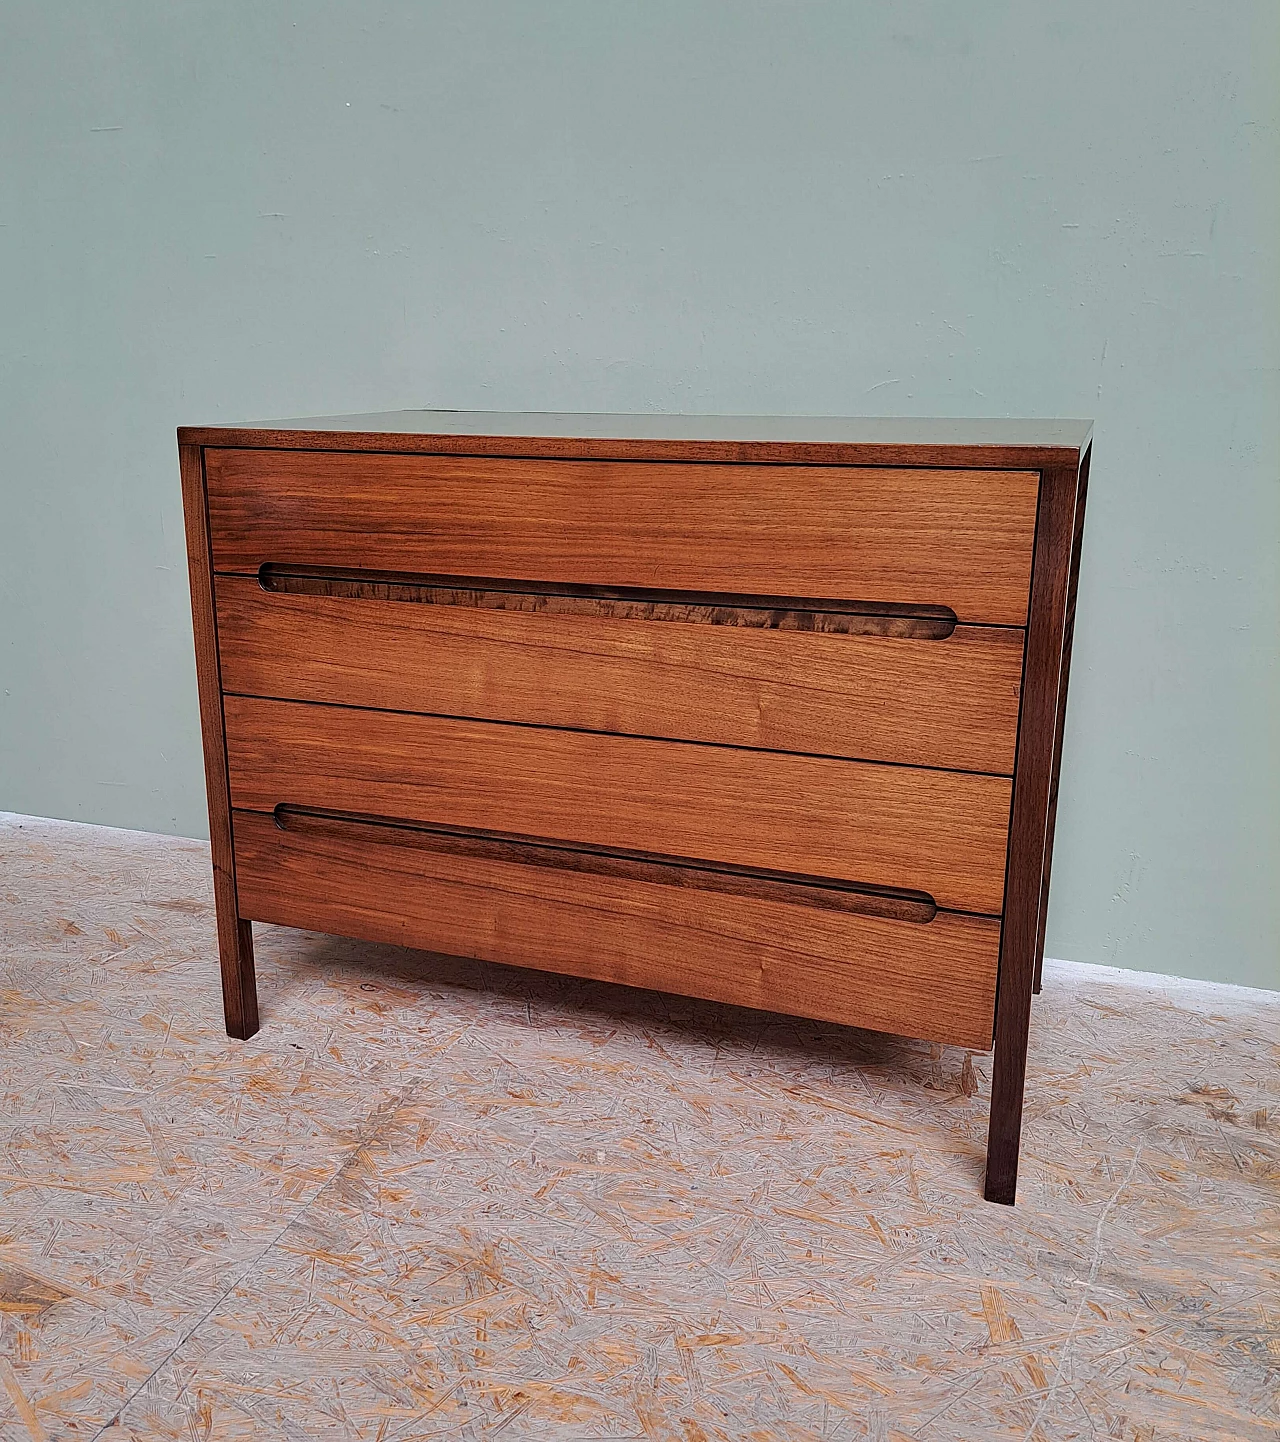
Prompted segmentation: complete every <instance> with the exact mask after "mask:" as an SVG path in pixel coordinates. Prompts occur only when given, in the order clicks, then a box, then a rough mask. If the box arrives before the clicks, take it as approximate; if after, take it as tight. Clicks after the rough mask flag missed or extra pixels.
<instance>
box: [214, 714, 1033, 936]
mask: <svg viewBox="0 0 1280 1442" xmlns="http://www.w3.org/2000/svg"><path fill="white" fill-rule="evenodd" d="M225 709H226V721H227V752H228V760H229V764H230V774H231V796H232V802H233V804H234V805H235V806H236V807H237V808H240V809H247V810H253V811H271V810H273V809H274V808H275V807H276V806H277V805H279V804H281V803H285V804H294V805H298V806H306V807H320V808H324V809H329V810H337V811H346V812H356V813H360V814H365V815H377V816H386V817H399V818H404V819H405V820H410V821H425V822H428V823H433V824H439V825H445V826H462V827H473V828H478V829H481V830H492V831H502V832H516V833H519V834H521V835H525V836H539V837H543V838H546V839H548V840H567V841H577V842H583V843H586V844H589V845H592V844H593V845H599V846H605V847H615V846H616V847H622V848H635V849H638V850H644V851H656V852H661V853H663V854H664V855H672V856H684V857H689V858H690V859H693V860H698V859H706V860H711V861H724V862H729V863H732V864H736V865H742V866H762V867H767V868H771V869H777V870H781V871H796V872H804V873H806V874H809V875H814V876H827V877H832V878H836V879H840V880H846V881H854V882H863V883H868V884H871V885H876V886H891V887H902V888H906V889H910V890H914V891H925V892H928V893H929V894H930V895H931V896H932V897H933V898H934V900H935V901H936V902H937V904H938V905H939V906H940V907H945V908H947V909H953V910H960V911H974V912H982V913H986V914H995V913H998V912H999V910H1000V906H1001V899H1002V894H1003V877H1004V863H1005V841H1006V836H1007V827H1008V816H1009V796H1010V782H1009V781H1008V780H1007V779H1005V778H1003V777H992V776H979V775H973V774H969V773H965V772H950V771H927V770H917V769H914V768H910V767H903V766H876V765H867V764H864V763H861V762H856V761H836V760H831V759H827V758H823V757H807V756H793V755H782V754H779V753H776V752H760V751H747V750H738V749H734V748H730V747H721V746H701V745H694V744H690V743H687V742H679V741H652V740H645V739H641V738H637V737H629V736H601V735H597V734H594V733H591V732H580V731H561V730H544V729H541V728H538V727H531V726H511V725H496V724H493V723H487V722H477V721H460V720H453V719H449V718H443V717H431V716H414V715H408V714H404V713H400V712H391V711H362V710H355V709H353V708H350V707H341V706H319V705H311V704H304V703H293V702H284V701H265V700H260V699H255V698H248V697H240V696H227V697H226V698H225ZM1037 874H1038V873H1037Z"/></svg>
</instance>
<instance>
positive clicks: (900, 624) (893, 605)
mask: <svg viewBox="0 0 1280 1442" xmlns="http://www.w3.org/2000/svg"><path fill="white" fill-rule="evenodd" d="M258 584H259V585H260V586H261V587H262V589H263V590H264V591H272V592H277V593H282V594H288V595H304V596H330V597H346V598H349V599H353V600H366V601H409V602H416V603H418V604H419V605H430V606H469V607H476V608H479V609H482V610H490V611H537V612H541V613H543V614H546V615H556V616H596V617H606V618H610V619H614V620H629V621H681V622H684V623H685V624H700V625H709V626H747V627H751V628H753V629H756V630H772V631H821V632H825V633H827V634H831V635H840V636H898V637H908V638H911V639H914V640H921V641H942V640H945V639H946V638H947V637H948V636H950V635H951V633H952V631H954V630H955V627H956V613H955V612H954V611H952V610H950V609H949V608H948V607H946V606H912V605H904V604H901V603H897V602H889V601H833V600H827V599H824V598H815V597H806V596H747V595H737V594H734V593H732V592H721V591H665V590H657V589H653V588H650V587H644V586H585V585H568V584H565V585H556V584H552V583H549V582H544V581H512V580H495V579H493V578H492V577H487V576H436V575H424V574H418V573H408V572H399V571H364V570H344V571H334V570H329V569H326V568H324V567H319V566H292V565H287V564H281V563H278V562H273V561H268V562H266V563H265V564H264V565H262V566H260V567H259V569H258Z"/></svg>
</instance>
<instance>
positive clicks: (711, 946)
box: [178, 411, 1090, 1202]
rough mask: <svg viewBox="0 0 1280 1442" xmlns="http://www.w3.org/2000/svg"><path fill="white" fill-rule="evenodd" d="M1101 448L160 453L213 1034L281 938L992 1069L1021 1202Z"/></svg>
mask: <svg viewBox="0 0 1280 1442" xmlns="http://www.w3.org/2000/svg"><path fill="white" fill-rule="evenodd" d="M1089 439H1090V428H1089V427H1088V425H1086V424H1084V423H1083V422H980V421H974V422H960V421H945V422H944V421H937V422H927V421H853V420H849V421H842V420H818V419H807V420H806V419H795V420H783V419H778V420H768V419H750V420H748V419H741V420H737V419H724V418H721V419H716V418H705V419H700V418H695V417H687V416H683V417H653V416H648V417H646V416H550V415H523V416H522V415H497V414H487V413H470V414H468V413H455V412H430V411H417V412H400V413H395V414H391V415H382V416H357V417H348V418H342V419H339V420H334V421H299V422H283V423H274V424H268V425H262V426H253V427H201V428H185V429H183V430H180V431H179V432H178V443H179V452H180V459H181V469H182V481H183V496H184V505H185V513H186V527H187V543H188V553H189V559H190V566H191V590H192V603H193V614H194V621H195V640H196V660H197V670H198V676H199V686H200V704H201V719H202V725H203V733H204V750H205V769H206V780H207V785H208V794H209V816H210V834H211V841H212V855H213V867H214V882H215V896H216V904H217V920H218V942H219V952H220V957H221V967H222V983H223V1000H224V1005H225V1012H226V1023H227V1030H228V1032H229V1033H230V1034H231V1035H233V1036H237V1037H248V1036H251V1035H252V1034H253V1033H254V1032H255V1031H256V1030H257V1026H258V1013H257V996H256V990H255V983H254V971H253V945H252V934H251V930H250V922H252V921H263V922H274V923H278V924H283V925H289V926H300V927H306V928H310V929H314V930H317V931H325V932H333V933H336V934H339V935H346V936H354V937H360V938H364V939H368V940H375V941H386V942H396V943H402V944H404V945H408V946H414V947H421V948H424V949H427V950H432V951H436V952H446V953H452V954H457V955H465V956H473V957H479V958H483V959H485V960H490V961H497V962H503V963H507V964H511V965H517V966H528V967H535V968H540V969H544V970H549V971H557V972H564V973H570V974H574V975H579V976H588V977H596V978H601V979H604V980H609V981H614V982H622V983H625V984H628V985H632V986H646V987H657V988H661V989H664V990H668V991H672V992H678V993H682V994H686V995H690V996H698V997H706V998H710V999H713V1000H719V1001H724V1002H731V1003H736V1004H738V1005H743V1006H750V1007H760V1008H767V1009H772V1010H777V1011H782V1012H788V1013H792V1014H795V1015H801V1016H810V1017H819V1018H825V1019H828V1020H832V1021H837V1022H843V1023H847V1024H850V1025H854V1026H861V1027H869V1028H873V1029H877V1030H882V1031H891V1032H897V1033H901V1034H905V1035H910V1036H918V1037H924V1038H928V1039H931V1040H936V1041H941V1042H949V1043H953V1044H956V1045H959V1046H963V1047H967V1048H970V1049H973V1050H981V1051H985V1050H989V1049H991V1048H993V1047H994V1051H995V1057H994V1064H993V1072H992V1096H991V1123H990V1134H989V1142H988V1159H987V1178H986V1195H987V1197H988V1198H989V1199H991V1200H993V1201H1000V1202H1012V1201H1013V1198H1014V1190H1015V1184H1016V1179H1017V1159H1018V1138H1019V1131H1020V1126H1021V1114H1022V1095H1023V1086H1024V1076H1025V1067H1026V1049H1027V1030H1028V1020H1029V1014H1030V1006H1031V996H1032V992H1033V989H1035V988H1036V987H1038V969H1039V964H1040V959H1041V955H1042V952H1043V945H1044V920H1045V907H1046V901H1047V896H1048V885H1049V859H1050V854H1051V850H1052V842H1053V823H1054V809H1055V799H1056V786H1057V773H1058V763H1059V758H1060V755H1061V744H1062V726H1063V715H1064V708H1065V702H1066V681H1067V666H1068V661H1069V654H1070V644H1071V624H1072V612H1073V609H1074V594H1075V578H1076V575H1077V570H1078V565H1079V553H1080V541H1081V535H1082V529H1083V518H1084V497H1085V486H1086V482H1087V476H1088V462H1089Z"/></svg>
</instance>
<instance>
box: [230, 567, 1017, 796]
mask: <svg viewBox="0 0 1280 1442" xmlns="http://www.w3.org/2000/svg"><path fill="white" fill-rule="evenodd" d="M535 599H540V598H535ZM217 607H218V636H219V642H220V646H221V658H222V677H223V684H224V686H225V687H226V689H227V690H228V691H231V692H237V693H241V694H245V695H255V696H277V697H289V698H294V699H298V700H306V701H324V702H337V703H341V704H344V705H350V706H370V707H380V708H386V709H392V710H400V711H426V712H438V713H444V714H447V715H453V716H465V717H477V718H485V719H492V720H499V721H523V722H532V723H536V724H539V725H560V726H575V727H581V728H584V729H587V730H597V731H613V732H623V733H627V734H630V735H642V736H658V737H670V738H674V739H683V740H691V741H706V742H715V743H720V744H724V745H732V746H757V747H765V748H770V749H773V750H779V751H801V752H812V753H816V754H824V755H830V756H846V757H861V758H863V759H868V760H880V761H893V762H901V763H904V764H908V765H915V766H941V767H950V768H958V769H964V770H973V771H986V772H992V773H1000V774H1004V775H1010V774H1012V771H1013V758H1014V746H1015V741H1016V738H1017V726H1018V690H1019V685H1020V682H1021V677H1022V632H1021V631H1018V630H1006V629H1001V628H988V627H972V626H961V627H958V628H957V629H956V630H955V631H954V632H953V633H952V634H951V635H950V636H948V637H946V638H945V639H941V640H913V639H905V638H901V637H894V636H861V635H854V636H845V635H827V634H822V633H818V632H805V631H795V630H787V631H769V630H753V629H749V628H746V627H741V626H716V625H707V624H684V623H681V622H669V621H663V622H657V621H644V620H631V619H626V620H618V619H609V618H603V619H602V618H597V617H594V616H590V615H570V616H562V615H555V614H544V613H541V612H538V611H532V612H525V611H505V610H496V609H483V608H478V607H472V606H467V605H424V604H419V603H416V602H396V601H383V600H364V599H350V598H348V597H337V598H335V597H329V596H315V595H288V594H274V593H271V592H268V591H264V590H263V588H262V587H261V586H260V585H259V583H258V581H257V580H256V579H254V578H251V577H244V576H219V577H218V578H217Z"/></svg>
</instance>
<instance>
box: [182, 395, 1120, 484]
mask: <svg viewBox="0 0 1280 1442" xmlns="http://www.w3.org/2000/svg"><path fill="white" fill-rule="evenodd" d="M1092 429H1093V428H1092V425H1091V423H1090V422H1089V421H1072V420H1010V419H985V420H983V419H971V418H965V419H938V418H933V417H928V418H920V417H894V418H888V417H883V416H861V417H849V416H678V415H657V414H652V415H646V414H639V415H600V414H577V415H569V414H556V413H553V412H524V413H511V412H501V411H432V410H414V411H383V412H380V413H377V414H372V415H353V416H325V417H319V418H309V419H306V420H287V421H264V422H260V423H258V424H253V425H233V426H192V427H184V428H183V429H182V430H180V431H179V437H180V439H182V440H185V441H188V442H190V443H191V444H194V445H204V446H222V447H226V446H247V447H257V448H269V449H277V450H313V451H314V450H319V451H324V450H337V451H397V452H404V453H417V454H440V455H447V454H465V455H491V456H499V455H507V456H542V457H554V456H559V457H566V458H568V457H575V458H579V459H600V460H610V459H613V460H637V461H643V460H649V461H710V462H740V463H743V464H750V465H761V464H768V465H775V464H805V465H829V466H945V467H956V466H959V467H974V468H977V469H980V470H981V469H986V468H988V467H993V468H996V469H1014V470H1031V471H1039V470H1042V469H1043V468H1045V467H1052V466H1064V465H1074V464H1076V462H1077V461H1078V460H1079V458H1080V455H1081V453H1082V451H1083V450H1084V449H1085V447H1086V446H1087V445H1088V443H1089V437H1090V434H1091V433H1092Z"/></svg>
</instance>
